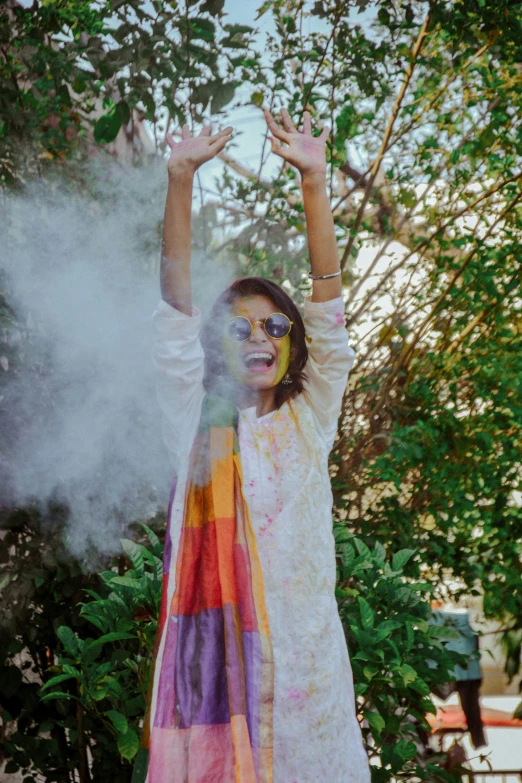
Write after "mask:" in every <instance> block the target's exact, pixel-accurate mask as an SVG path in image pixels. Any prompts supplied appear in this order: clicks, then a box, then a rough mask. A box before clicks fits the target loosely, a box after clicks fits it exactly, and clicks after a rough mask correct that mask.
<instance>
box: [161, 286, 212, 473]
mask: <svg viewBox="0 0 522 783" xmlns="http://www.w3.org/2000/svg"><path fill="white" fill-rule="evenodd" d="M152 319H153V324H154V330H155V342H154V344H153V347H152V359H153V362H154V365H155V367H156V373H157V382H156V392H157V397H158V402H159V406H160V408H161V413H162V429H163V439H164V441H165V445H166V446H167V449H168V451H169V454H170V455H171V458H172V461H173V465H174V467H175V468H176V469H177V466H178V464H179V461H180V459H183V458H184V457H187V456H188V454H189V453H190V449H191V448H192V443H193V441H194V437H195V434H196V430H197V427H198V424H199V418H200V413H201V403H202V400H203V397H204V389H203V372H204V353H203V349H202V347H201V343H200V341H199V333H200V330H201V313H200V312H199V310H197V309H196V308H193V311H192V316H188V315H185V314H184V313H181V312H180V311H179V310H176V309H175V308H174V307H171V306H170V305H168V304H167V303H166V302H164V301H161V302H160V303H159V304H158V307H157V308H156V310H155V312H154V314H153V316H152Z"/></svg>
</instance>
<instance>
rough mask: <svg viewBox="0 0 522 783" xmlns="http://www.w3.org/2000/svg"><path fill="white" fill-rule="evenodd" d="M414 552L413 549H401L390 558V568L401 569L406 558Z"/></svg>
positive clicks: (406, 560)
mask: <svg viewBox="0 0 522 783" xmlns="http://www.w3.org/2000/svg"><path fill="white" fill-rule="evenodd" d="M414 554H415V549H401V550H400V552H396V553H395V554H394V556H393V558H392V569H393V570H394V571H402V569H403V568H404V566H405V565H406V563H407V562H408V560H409V559H410V558H411V557H412V556H413V555H414Z"/></svg>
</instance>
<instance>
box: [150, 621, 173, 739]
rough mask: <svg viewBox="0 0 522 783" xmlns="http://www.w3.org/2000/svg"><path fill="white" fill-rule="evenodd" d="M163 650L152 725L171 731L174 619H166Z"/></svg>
mask: <svg viewBox="0 0 522 783" xmlns="http://www.w3.org/2000/svg"><path fill="white" fill-rule="evenodd" d="M166 634H167V635H166V637H165V648H164V650H163V659H162V660H163V664H162V667H161V673H160V680H159V685H158V701H157V704H156V714H155V715H154V725H155V726H160V727H161V728H162V729H171V728H173V727H174V725H175V714H174V705H175V694H174V665H173V664H174V661H175V660H176V642H177V637H178V624H177V622H176V621H175V618H174V617H167V631H166Z"/></svg>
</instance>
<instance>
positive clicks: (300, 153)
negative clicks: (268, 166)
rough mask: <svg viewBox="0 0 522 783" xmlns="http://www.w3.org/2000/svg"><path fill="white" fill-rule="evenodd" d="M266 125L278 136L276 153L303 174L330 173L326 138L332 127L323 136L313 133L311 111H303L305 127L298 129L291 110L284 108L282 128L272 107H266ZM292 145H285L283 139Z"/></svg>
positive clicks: (274, 148) (273, 144)
mask: <svg viewBox="0 0 522 783" xmlns="http://www.w3.org/2000/svg"><path fill="white" fill-rule="evenodd" d="M264 115H265V120H266V124H267V125H268V127H269V129H270V131H271V132H272V134H273V136H274V138H272V139H271V142H272V152H275V154H276V155H279V156H280V157H281V158H284V160H286V161H288V163H291V164H292V165H293V166H295V167H296V169H298V170H299V171H300V173H301V176H302V177H304V176H309V175H319V176H326V154H325V149H326V139H327V138H328V134H329V132H330V129H329V128H327V127H324V128H323V130H322V132H321V135H320V136H312V122H311V119H310V112H308V111H305V112H304V114H303V130H302V131H298V130H297V128H296V127H295V125H294V123H293V122H292V118H291V117H290V114H289V113H288V110H287V109H281V119H282V121H283V125H284V130H282V129H281V128H280V127H279V126H278V124H277V123H276V121H275V120H274V118H273V117H272V114H271V113H270V112H269V111H268V109H265V110H264ZM282 141H284V142H285V143H286V144H288V146H287V147H283V146H282V145H281V142H282Z"/></svg>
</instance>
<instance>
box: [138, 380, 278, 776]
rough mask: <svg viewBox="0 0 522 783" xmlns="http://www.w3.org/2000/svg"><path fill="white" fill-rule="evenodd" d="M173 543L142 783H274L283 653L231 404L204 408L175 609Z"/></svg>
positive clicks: (217, 400) (209, 401) (213, 402)
mask: <svg viewBox="0 0 522 783" xmlns="http://www.w3.org/2000/svg"><path fill="white" fill-rule="evenodd" d="M173 495H174V492H172V494H171V505H172V500H173ZM170 511H171V509H170V508H169V522H170ZM166 541H167V542H168V543H167V544H166V546H165V562H164V581H163V594H162V609H161V614H160V621H159V628H158V635H157V650H156V655H155V659H156V660H155V668H156V669H157V674H156V678H155V679H156V680H157V685H156V688H155V697H154V699H153V700H152V704H151V705H150V706H149V713H148V715H147V716H146V719H145V731H144V736H143V738H142V747H141V748H140V751H139V753H138V757H137V760H136V765H135V769H134V775H133V778H132V780H133V783H142V782H143V781H145V780H147V783H271V781H272V706H273V698H274V687H273V683H274V664H273V657H272V643H271V639H270V630H269V627H268V618H267V614H266V608H265V600H264V592H263V576H262V572H261V565H260V562H259V557H258V554H257V546H256V539H255V535H254V531H253V528H252V524H251V521H250V517H249V514H248V507H247V504H246V501H245V499H244V497H243V493H242V476H241V462H240V459H239V447H238V438H237V410H236V408H235V406H234V405H232V403H230V402H229V401H227V400H225V399H223V398H222V397H216V396H211V395H207V396H206V397H205V400H204V403H203V411H202V415H201V421H200V425H199V431H198V434H197V436H196V439H195V443H194V447H193V449H192V454H191V457H190V468H189V475H188V481H187V490H186V494H185V511H184V516H183V525H182V531H181V538H180V544H179V551H178V557H177V563H176V581H175V584H176V588H175V592H174V595H173V597H172V600H171V603H170V607H169V606H167V603H168V598H167V591H168V581H169V570H170V549H171V546H170V537H169V530H167V537H166ZM151 677H154V673H152V675H151ZM152 714H153V720H152V721H151V719H150V716H151V715H152ZM149 727H150V732H149Z"/></svg>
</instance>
